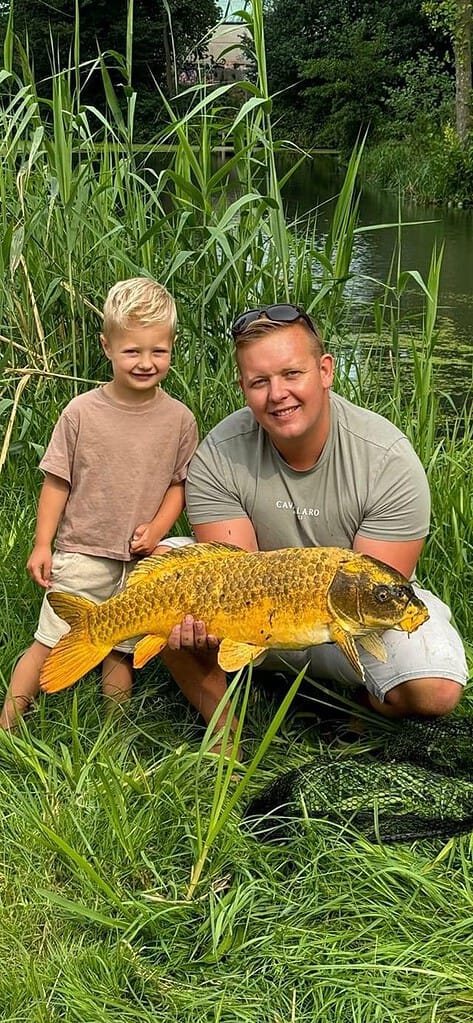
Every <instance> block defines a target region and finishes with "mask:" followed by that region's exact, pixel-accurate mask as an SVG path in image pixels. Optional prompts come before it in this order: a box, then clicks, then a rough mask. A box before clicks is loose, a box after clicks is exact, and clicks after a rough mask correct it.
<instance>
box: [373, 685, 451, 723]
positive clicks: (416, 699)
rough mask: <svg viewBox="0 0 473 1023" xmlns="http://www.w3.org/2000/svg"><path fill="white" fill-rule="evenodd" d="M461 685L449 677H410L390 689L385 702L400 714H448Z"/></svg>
mask: <svg viewBox="0 0 473 1023" xmlns="http://www.w3.org/2000/svg"><path fill="white" fill-rule="evenodd" d="M462 691H463V687H462V686H461V685H460V684H459V683H458V682H455V681H454V680H453V679H449V678H418V679H410V680H409V681H408V682H403V683H401V685H399V686H396V687H395V688H394V689H391V691H390V692H389V693H387V695H386V703H387V704H388V706H390V707H392V708H393V710H394V711H395V712H397V713H398V714H399V715H400V716H403V715H407V714H423V715H425V716H433V717H436V716H439V717H441V716H443V715H445V714H450V713H451V711H452V710H454V709H455V707H456V706H457V704H458V703H459V701H460V699H461V695H462Z"/></svg>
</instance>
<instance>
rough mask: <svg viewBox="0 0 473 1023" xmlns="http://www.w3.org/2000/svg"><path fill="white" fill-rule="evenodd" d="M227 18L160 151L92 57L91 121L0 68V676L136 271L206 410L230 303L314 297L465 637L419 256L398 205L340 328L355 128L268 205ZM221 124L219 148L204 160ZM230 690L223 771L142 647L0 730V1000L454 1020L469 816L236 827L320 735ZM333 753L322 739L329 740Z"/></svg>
mask: <svg viewBox="0 0 473 1023" xmlns="http://www.w3.org/2000/svg"><path fill="white" fill-rule="evenodd" d="M248 27H249V31H251V32H252V34H253V37H254V52H255V55H256V59H257V66H258V75H257V80H256V82H255V84H253V85H251V84H249V83H245V84H244V85H243V87H242V88H243V91H244V96H245V104H244V106H243V107H242V109H241V110H240V111H238V112H235V111H232V110H231V107H230V104H229V100H228V91H227V87H222V88H221V89H217V90H214V91H213V92H212V93H210V94H209V93H207V92H206V90H205V89H204V88H202V89H196V90H190V91H189V93H188V94H187V96H186V102H189V104H191V106H192V109H191V111H190V112H189V114H188V115H186V116H185V117H182V116H181V117H180V118H179V117H178V116H177V115H176V108H175V107H174V106H173V105H172V104H171V105H170V106H169V108H168V111H167V116H168V124H167V127H166V128H165V129H163V132H162V134H161V135H160V137H159V138H160V141H166V142H167V143H170V144H172V145H173V146H174V149H173V150H172V152H171V153H167V154H166V156H165V157H163V155H162V154H161V153H160V152H157V151H156V150H153V149H151V150H150V151H148V152H146V153H143V154H137V153H136V152H135V151H134V150H133V147H132V145H131V134H130V128H129V126H130V124H131V123H132V120H133V117H132V104H133V99H132V97H131V96H128V97H127V109H126V111H125V114H122V111H121V108H120V107H119V105H118V103H117V101H116V97H115V95H114V93H113V90H112V89H111V87H110V85H111V83H110V81H109V79H108V78H107V76H106V75H105V74H104V77H103V81H104V85H105V87H106V89H107V110H108V114H107V118H106V123H103V122H102V127H103V137H102V138H101V141H100V143H98V142H97V138H96V123H97V122H96V115H95V114H94V113H93V112H92V111H91V110H90V109H88V108H87V107H85V106H81V105H80V103H78V102H77V95H76V94H74V75H68V74H67V72H65V73H64V75H63V76H57V77H56V78H55V80H54V83H53V93H52V108H51V110H52V120H51V119H50V118H49V117H45V108H44V106H43V105H42V104H41V103H39V102H38V100H37V94H38V91H39V92H40V91H41V90H40V87H39V85H37V84H36V83H34V82H33V81H32V80H31V79H30V78H29V77H28V75H27V74H25V78H21V77H19V76H16V75H15V74H12V73H6V74H4V76H3V96H2V100H1V103H0V122H1V125H0V200H1V202H0V275H1V285H2V286H1V288H0V346H1V347H0V353H1V355H0V358H1V365H2V372H3V377H2V383H1V391H0V412H1V415H2V421H3V422H4V423H5V426H6V430H5V434H4V438H3V444H2V449H1V452H0V470H1V476H0V562H1V565H2V572H1V577H0V585H1V593H2V625H1V630H2V639H3V643H2V660H1V666H0V676H1V682H2V687H3V688H5V687H6V684H7V681H8V678H9V674H10V671H11V667H12V665H13V663H14V660H15V658H16V657H17V656H18V654H19V653H20V652H21V651H22V649H24V647H25V646H26V645H27V644H28V643H29V642H30V639H31V635H32V631H33V628H34V624H35V621H36V618H37V611H38V606H39V602H40V599H41V594H40V593H39V592H38V591H37V589H35V587H34V586H33V584H32V583H31V581H30V580H29V579H28V578H27V575H26V572H25V569H24V565H25V561H26V558H27V555H28V551H29V548H30V544H31V539H32V534H33V525H34V518H35V504H36V497H37V491H38V483H39V479H38V472H37V463H38V457H39V455H40V453H41V452H42V450H43V447H44V445H45V443H46V441H47V439H48V437H49V434H50V432H51V428H52V425H53V423H54V422H55V420H56V418H57V413H58V409H59V408H62V406H63V405H64V403H65V402H66V401H67V400H68V399H69V398H70V397H71V396H72V395H73V394H74V393H75V392H76V391H78V390H81V389H84V388H87V387H90V386H91V385H93V383H94V382H95V381H97V380H102V379H104V378H105V377H106V375H107V368H106V366H105V365H104V361H103V358H102V355H101V353H100V349H99V345H98V341H97V337H98V333H99V331H100V325H101V317H100V307H101V305H102V303H103V299H104V296H105V294H106V292H107V290H108V288H109V286H110V284H111V283H112V282H113V281H114V280H115V279H117V278H122V277H124V276H130V275H134V274H136V273H150V274H153V275H155V276H157V277H159V279H160V280H162V281H163V283H165V284H166V285H167V286H168V287H169V288H170V289H171V290H172V291H173V292H174V293H175V295H176V298H177V303H178V312H179V337H178V342H177V344H176V350H175V354H174V366H173V370H172V372H171V374H170V376H169V379H168V381H167V384H166V386H167V387H168V389H169V390H170V391H171V392H172V393H174V394H176V395H177V396H179V397H181V398H182V399H183V400H184V401H186V402H187V403H188V404H189V405H191V406H192V407H193V409H194V410H195V412H196V415H197V417H198V420H199V424H200V427H201V430H202V432H203V431H205V430H207V429H208V428H209V427H210V426H212V425H213V424H214V423H215V422H216V421H217V420H218V419H220V418H221V417H222V416H223V415H224V414H225V413H226V412H228V411H230V410H231V409H232V408H234V407H235V406H236V405H237V404H238V403H239V401H240V395H239V392H238V389H237V387H236V386H235V382H234V370H233V362H232V352H231V346H230V344H229V342H228V337H229V329H228V328H229V324H230V322H231V321H232V319H233V317H234V314H235V311H236V310H238V309H241V308H242V307H245V306H248V305H252V304H254V303H256V302H271V301H276V300H279V301H280V300H281V299H283V298H288V299H292V300H295V301H297V302H300V303H301V304H304V305H305V306H306V308H307V309H309V310H312V311H313V312H314V314H315V315H316V317H317V318H318V319H319V320H320V322H321V324H322V326H323V328H324V330H325V333H326V335H327V337H328V339H329V341H330V344H331V347H332V350H333V351H334V353H335V355H336V358H337V369H338V373H337V388H338V389H339V390H340V391H343V393H345V394H346V395H347V396H348V397H351V398H352V399H354V400H358V401H360V402H362V403H366V404H368V405H370V406H372V407H374V408H377V409H379V410H381V411H384V412H386V413H387V414H389V415H390V416H391V418H392V419H393V420H394V421H396V422H397V423H399V424H401V425H402V426H403V427H404V429H406V431H407V432H408V433H409V436H410V437H411V438H412V440H413V443H414V445H415V447H416V448H417V450H418V452H419V454H420V457H421V458H422V461H423V463H424V465H425V466H426V468H427V471H428V473H429V477H430V480H431V485H432V492H433V506H434V510H433V526H432V533H431V536H430V539H429V542H428V545H427V548H426V551H425V554H424V556H423V560H422V566H421V574H422V578H423V579H425V580H426V581H427V582H428V583H429V584H430V585H432V586H433V587H434V588H435V589H436V590H437V592H438V593H439V594H440V595H441V596H443V597H445V598H446V599H447V600H448V601H449V602H450V603H451V605H452V607H453V611H454V614H455V617H456V620H457V623H458V625H459V627H460V628H461V630H462V632H463V633H464V635H465V637H466V638H467V640H469V641H470V644H471V636H472V632H473V630H472V623H473V614H472V605H471V592H472V586H473V578H472V572H473V557H472V554H473V523H472V517H471V507H472V504H473V477H472V474H471V447H472V442H473V424H472V420H471V396H468V395H467V397H466V399H465V407H464V409H462V410H459V411H458V415H457V416H456V418H455V419H454V420H453V421H452V420H449V421H448V422H446V420H445V417H444V414H443V412H441V411H440V410H439V395H438V389H437V388H436V377H435V370H436V341H437V334H436V311H437V301H438V285H439V274H440V258H439V256H438V255H437V254H436V253H434V254H433V256H432V263H431V269H430V272H429V275H428V277H427V278H426V279H425V280H423V279H422V278H421V277H420V275H419V274H417V273H416V272H415V271H413V270H412V269H409V270H406V269H404V263H403V257H402V231H401V229H400V232H399V246H398V249H397V253H396V259H395V260H394V262H393V266H394V270H393V274H392V277H391V280H390V281H389V282H386V284H385V285H383V284H380V285H379V289H378V293H377V297H376V302H375V303H374V304H373V305H370V307H369V308H367V309H366V311H365V317H364V322H363V325H362V327H357V328H356V329H355V328H354V327H353V324H352V322H351V319H350V309H349V303H348V300H347V294H346V287H347V282H348V281H349V280H350V277H355V275H356V268H355V266H354V261H353V247H354V242H355V239H356V232H357V220H356V209H357V171H358V167H359V153H358V152H356V153H355V154H354V155H353V157H352V160H351V162H350V164H349V168H348V172H347V177H346V181H345V183H344V185H343V187H342V189H341V192H340V195H339V197H338V198H337V200H336V201H334V203H333V208H332V220H331V224H330V227H329V230H328V231H327V232H326V233H325V234H324V236H323V237H322V236H320V234H319V232H318V229H317V226H314V227H311V228H304V229H303V230H300V229H295V228H292V229H291V228H289V226H288V224H287V221H286V218H285V215H284V208H283V203H282V200H281V185H282V180H281V178H280V176H278V172H277V159H276V158H277V155H278V149H279V148H280V147H278V145H277V143H275V141H274V139H273V128H272V123H271V120H270V117H269V109H270V102H269V95H268V88H267V82H266V76H265V64H264V40H263V31H262V16H261V6H260V4H259V3H255V8H254V17H253V19H252V21H251V22H250V23H249V26H248ZM7 43H8V40H7ZM7 48H8V47H7ZM222 132H223V133H224V137H225V139H226V140H228V141H229V142H231V143H232V145H233V147H234V155H233V156H232V157H231V158H230V159H229V160H228V161H227V162H223V161H222V162H220V163H218V162H215V161H214V160H212V148H213V147H214V145H215V143H216V141H217V140H219V141H221V138H222ZM408 284H410V285H411V286H412V287H415V288H417V289H418V291H419V295H420V296H422V327H421V329H419V325H418V323H417V325H413V324H409V323H408V322H406V320H404V321H403V323H402V326H401V314H400V310H401V300H402V295H403V293H404V291H405V289H406V287H407V286H408ZM386 367H388V377H386ZM468 649H469V656H470V657H471V653H472V651H471V645H470V646H469V648H468ZM316 691H317V693H318V694H319V695H321V696H322V698H323V699H324V700H325V701H326V702H329V703H330V702H331V700H332V696H331V694H330V693H329V692H328V690H327V689H326V688H324V687H321V686H319V687H318V688H317V689H316ZM233 696H234V698H235V699H239V701H240V705H241V704H243V707H244V708H245V705H246V715H245V714H243V715H242V716H243V717H244V718H245V720H244V730H243V736H242V745H243V750H244V757H245V765H244V766H242V767H241V769H240V775H241V782H240V783H237V782H236V781H235V780H234V777H233V774H234V769H235V765H234V764H232V762H231V760H230V761H229V762H227V763H226V762H224V760H223V758H220V759H219V758H217V757H215V756H212V755H210V754H209V753H207V752H206V750H207V749H208V746H209V744H210V742H211V738H210V736H209V734H207V735H206V736H203V734H202V732H203V730H202V728H201V725H200V724H199V722H198V720H197V719H196V716H195V715H194V713H193V712H191V711H190V710H189V709H188V708H186V706H185V703H184V701H183V700H182V699H181V698H180V697H179V695H178V694H177V692H176V689H175V687H174V686H173V685H171V683H170V681H169V680H168V679H166V678H165V677H164V676H163V674H162V673H160V671H159V668H157V666H156V664H155V663H154V664H151V665H150V666H149V667H148V668H147V669H145V670H143V672H142V673H141V674H140V676H139V678H138V679H137V684H136V695H135V697H134V699H133V701H132V702H131V704H130V706H129V707H128V708H127V709H126V710H125V712H124V714H123V717H122V718H120V719H117V720H116V721H109V722H104V721H103V717H102V709H101V706H100V700H99V699H98V698H97V683H96V679H95V678H94V677H89V678H88V679H87V680H84V681H83V682H81V683H80V684H79V685H78V686H77V687H76V688H75V689H74V690H73V691H70V690H69V691H66V692H65V693H63V694H60V695H59V696H57V697H56V698H54V697H53V698H47V699H45V698H41V699H40V700H39V701H38V704H37V706H36V707H35V709H34V711H33V712H32V713H31V715H30V716H29V717H28V718H27V720H26V721H25V723H24V727H23V728H22V729H21V730H20V733H19V734H18V735H17V736H16V737H9V736H7V735H5V734H1V735H0V766H1V772H0V787H1V800H2V814H1V818H0V843H1V851H2V870H1V876H0V907H1V908H0V921H1V928H0V930H1V937H0V948H1V950H2V953H3V954H2V955H1V956H0V1015H1V1017H2V1020H4V1023H19V1021H20V1020H21V1021H28V1023H52V1021H53V1020H58V1019H61V1020H64V1021H65V1023H116V1021H117V1020H119V1021H120V1023H132V1021H139V1023H154V1021H155V1020H156V1019H157V1018H159V1019H162V1020H163V1021H164V1023H173V1021H179V1023H187V1021H188V1023H211V1021H212V1023H213V1021H215V1023H234V1021H235V1020H236V1019H238V1020H242V1021H247V1023H255V1021H258V1023H259V1021H261V1023H279V1021H289V1020H291V1021H292V1020H294V1021H295V1020H297V1021H298V1023H348V1021H350V1023H379V1021H380V1020H383V1023H411V1021H412V1020H415V1023H433V1020H435V1021H436V1023H467V1021H469V1019H470V1017H471V1006H472V999H471V970H472V965H473V962H472V960H473V956H472V955H470V945H471V934H470V932H471V921H470V915H469V907H470V902H471V884H472V877H471V854H472V840H471V838H470V837H464V838H461V839H458V840H456V839H455V840H452V841H451V842H449V843H448V845H446V846H443V847H442V845H441V844H440V843H438V842H434V843H417V844H415V845H413V846H408V845H403V846H401V847H399V848H397V849H395V850H392V851H389V850H387V849H386V848H384V847H383V846H379V845H373V844H371V843H370V842H368V841H366V840H365V839H363V837H362V836H360V835H359V834H357V833H356V831H353V830H350V828H345V829H343V834H342V833H341V831H340V828H338V827H334V826H333V825H330V824H327V823H325V824H324V823H318V824H317V823H316V824H315V826H310V827H309V826H308V827H307V828H306V829H304V833H303V834H301V835H300V836H299V838H297V840H295V841H294V842H293V843H291V846H290V848H289V849H287V848H286V849H282V850H281V849H275V848H271V847H268V848H267V847H265V846H262V845H259V844H258V843H256V842H255V841H254V839H253V838H252V837H251V836H250V835H248V833H247V832H246V830H245V828H244V826H243V825H242V820H241V817H242V813H241V811H242V808H243V805H244V803H245V801H246V798H247V796H248V794H249V793H250V792H255V791H257V790H259V788H260V787H261V786H262V785H264V784H265V782H267V781H269V780H270V779H271V778H272V777H274V775H275V774H277V773H280V772H281V770H282V769H287V768H288V767H291V766H297V765H298V764H301V763H303V762H304V761H305V760H307V759H309V758H310V757H313V756H314V755H316V754H317V752H318V751H319V750H321V748H322V744H321V742H320V741H319V738H318V735H317V732H316V731H315V730H314V729H313V727H312V730H311V722H310V721H307V720H306V719H302V718H300V717H297V716H296V715H295V716H293V717H292V719H290V720H288V719H284V721H283V722H282V723H281V721H280V720H278V717H277V716H275V715H276V714H277V706H278V701H277V700H276V699H271V698H269V697H268V695H267V694H262V693H261V691H260V690H259V689H257V687H256V686H253V685H251V686H249V687H248V686H247V687H246V688H245V686H244V684H243V685H242V686H241V685H239V684H237V685H236V687H235V690H234V693H233ZM287 702H289V700H288V701H287ZM345 702H347V701H346V700H345ZM348 703H349V701H348ZM468 706H469V699H468V697H467V698H466V700H465V701H464V703H463V705H462V707H463V712H465V711H466V710H467V709H468ZM308 708H309V710H310V709H311V708H312V704H311V702H310V701H309V704H308ZM284 710H285V707H284V706H283V707H282V711H284ZM306 712H307V705H306ZM282 716H283V714H282V712H281V713H280V718H282ZM271 722H273V724H272V725H271ZM312 726H313V721H312ZM392 728H393V726H392V725H390V724H389V723H388V722H382V721H378V722H377V723H376V724H374V723H373V722H372V724H371V731H369V732H368V733H367V735H366V736H365V738H364V740H362V741H361V742H360V743H358V744H355V746H354V747H352V748H351V752H353V751H354V752H356V753H357V756H358V757H361V756H368V755H369V751H370V749H371V748H374V747H376V746H377V745H379V744H380V742H382V741H383V738H384V737H385V735H386V733H389V734H391V732H392ZM273 733H275V734H273ZM270 741H271V745H270ZM325 752H327V751H326V750H325ZM329 752H330V753H331V754H332V755H333V756H334V757H337V758H338V757H343V756H344V751H343V749H340V748H338V747H337V745H336V744H333V745H332V746H331V748H330V750H329ZM263 754H264V759H261V757H262V755H263ZM472 953H473V947H472Z"/></svg>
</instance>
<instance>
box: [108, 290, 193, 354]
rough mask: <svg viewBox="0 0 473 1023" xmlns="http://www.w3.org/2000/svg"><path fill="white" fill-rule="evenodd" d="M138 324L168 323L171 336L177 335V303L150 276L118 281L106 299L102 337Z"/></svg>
mask: <svg viewBox="0 0 473 1023" xmlns="http://www.w3.org/2000/svg"><path fill="white" fill-rule="evenodd" d="M137 323H138V324H140V325H141V326H143V327H148V326H150V325H151V324H152V323H169V329H170V331H171V334H172V339H173V340H174V338H175V336H176V324H177V313H176V303H175V302H174V299H173V297H172V295H170V294H169V291H167V290H166V288H164V287H163V285H162V284H158V282H157V281H153V280H151V279H150V278H149V277H131V278H130V279H129V280H127V281H117V283H116V284H114V285H113V286H112V287H111V288H110V291H109V293H108V295H107V297H106V299H105V303H104V307H103V328H102V329H103V333H104V334H105V337H108V336H109V335H110V334H112V333H113V331H114V330H127V329H128V328H130V327H133V326H136V324H137Z"/></svg>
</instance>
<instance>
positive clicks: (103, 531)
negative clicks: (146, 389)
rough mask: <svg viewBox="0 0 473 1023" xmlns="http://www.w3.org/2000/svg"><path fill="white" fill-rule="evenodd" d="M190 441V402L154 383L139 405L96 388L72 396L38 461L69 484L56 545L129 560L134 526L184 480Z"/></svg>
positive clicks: (193, 435)
mask: <svg viewBox="0 0 473 1023" xmlns="http://www.w3.org/2000/svg"><path fill="white" fill-rule="evenodd" d="M197 442H198V434H197V425H196V421H195V418H194V416H193V415H192V412H191V411H190V409H188V408H187V407H186V405H183V404H182V402H180V401H177V400H176V399H175V398H171V397H170V396H169V395H168V394H166V393H165V391H162V390H160V389H158V390H157V391H156V394H155V395H153V398H152V399H150V401H147V402H144V403H143V404H140V405H126V404H122V403H121V402H117V401H114V400H113V399H111V398H109V397H108V395H106V394H105V392H104V389H103V387H98V388H95V389H94V390H92V391H87V393H85V394H81V395H79V396H78V397H77V398H73V399H72V401H71V402H69V404H68V405H67V406H66V408H65V409H64V411H63V412H62V414H61V416H60V418H59V420H58V422H57V424H56V426H55V428H54V431H53V434H52V437H51V441H50V443H49V445H48V447H47V449H46V451H45V454H44V456H43V458H42V459H41V462H40V469H41V470H42V471H43V472H45V473H51V474H52V475H54V476H59V477H60V478H61V479H63V480H67V482H68V483H69V485H70V488H71V490H70V495H69V498H68V500H67V503H66V507H65V509H64V514H63V516H62V519H61V522H60V524H59V528H58V532H57V536H56V548H57V549H58V550H60V551H71V552H73V553H78V554H93V555H98V556H100V557H108V558H117V559H119V560H121V561H130V560H131V555H130V549H129V542H130V538H131V536H132V535H133V532H134V530H135V528H136V526H138V525H140V524H142V523H144V522H150V521H151V519H152V518H154V516H155V514H156V512H157V510H158V508H159V507H160V505H161V504H162V501H163V498H164V495H165V494H166V491H167V490H168V489H169V486H170V485H171V483H179V482H181V481H183V480H185V478H186V476H187V467H188V464H189V461H190V459H191V457H192V455H193V454H194V451H195V449H196V446H197Z"/></svg>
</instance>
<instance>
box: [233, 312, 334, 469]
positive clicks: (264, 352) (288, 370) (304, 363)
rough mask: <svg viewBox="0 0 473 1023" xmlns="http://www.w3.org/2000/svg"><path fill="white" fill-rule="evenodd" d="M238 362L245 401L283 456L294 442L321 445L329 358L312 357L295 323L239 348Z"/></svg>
mask: <svg viewBox="0 0 473 1023" xmlns="http://www.w3.org/2000/svg"><path fill="white" fill-rule="evenodd" d="M238 363H239V368H240V386H241V388H242V390H243V393H244V395H245V398H246V401H247V404H248V406H249V408H250V409H251V411H252V413H253V415H254V417H255V419H256V420H257V422H258V423H259V424H260V426H262V427H263V429H265V430H266V432H267V433H268V434H269V436H270V437H271V440H272V441H273V444H275V446H276V447H277V448H278V450H279V451H280V452H281V454H282V455H283V456H284V457H286V453H287V452H290V451H291V449H292V448H294V447H295V446H296V444H299V445H301V444H304V443H305V442H306V443H307V445H308V446H311V445H314V447H315V448H316V447H317V441H318V439H320V440H321V441H322V445H323V444H324V443H325V440H326V436H327V433H328V424H329V401H328V389H329V387H330V385H331V383H332V380H333V358H332V356H331V355H322V356H321V357H320V358H317V356H316V355H315V354H314V349H313V346H312V344H311V341H310V339H309V334H308V332H307V330H306V329H305V327H304V326H302V324H301V323H291V324H288V325H287V327H284V328H282V329H280V330H277V331H275V332H274V333H271V334H267V335H266V337H264V338H261V339H260V340H259V341H251V342H249V343H248V344H247V345H244V346H242V347H241V348H240V349H239V351H238Z"/></svg>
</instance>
